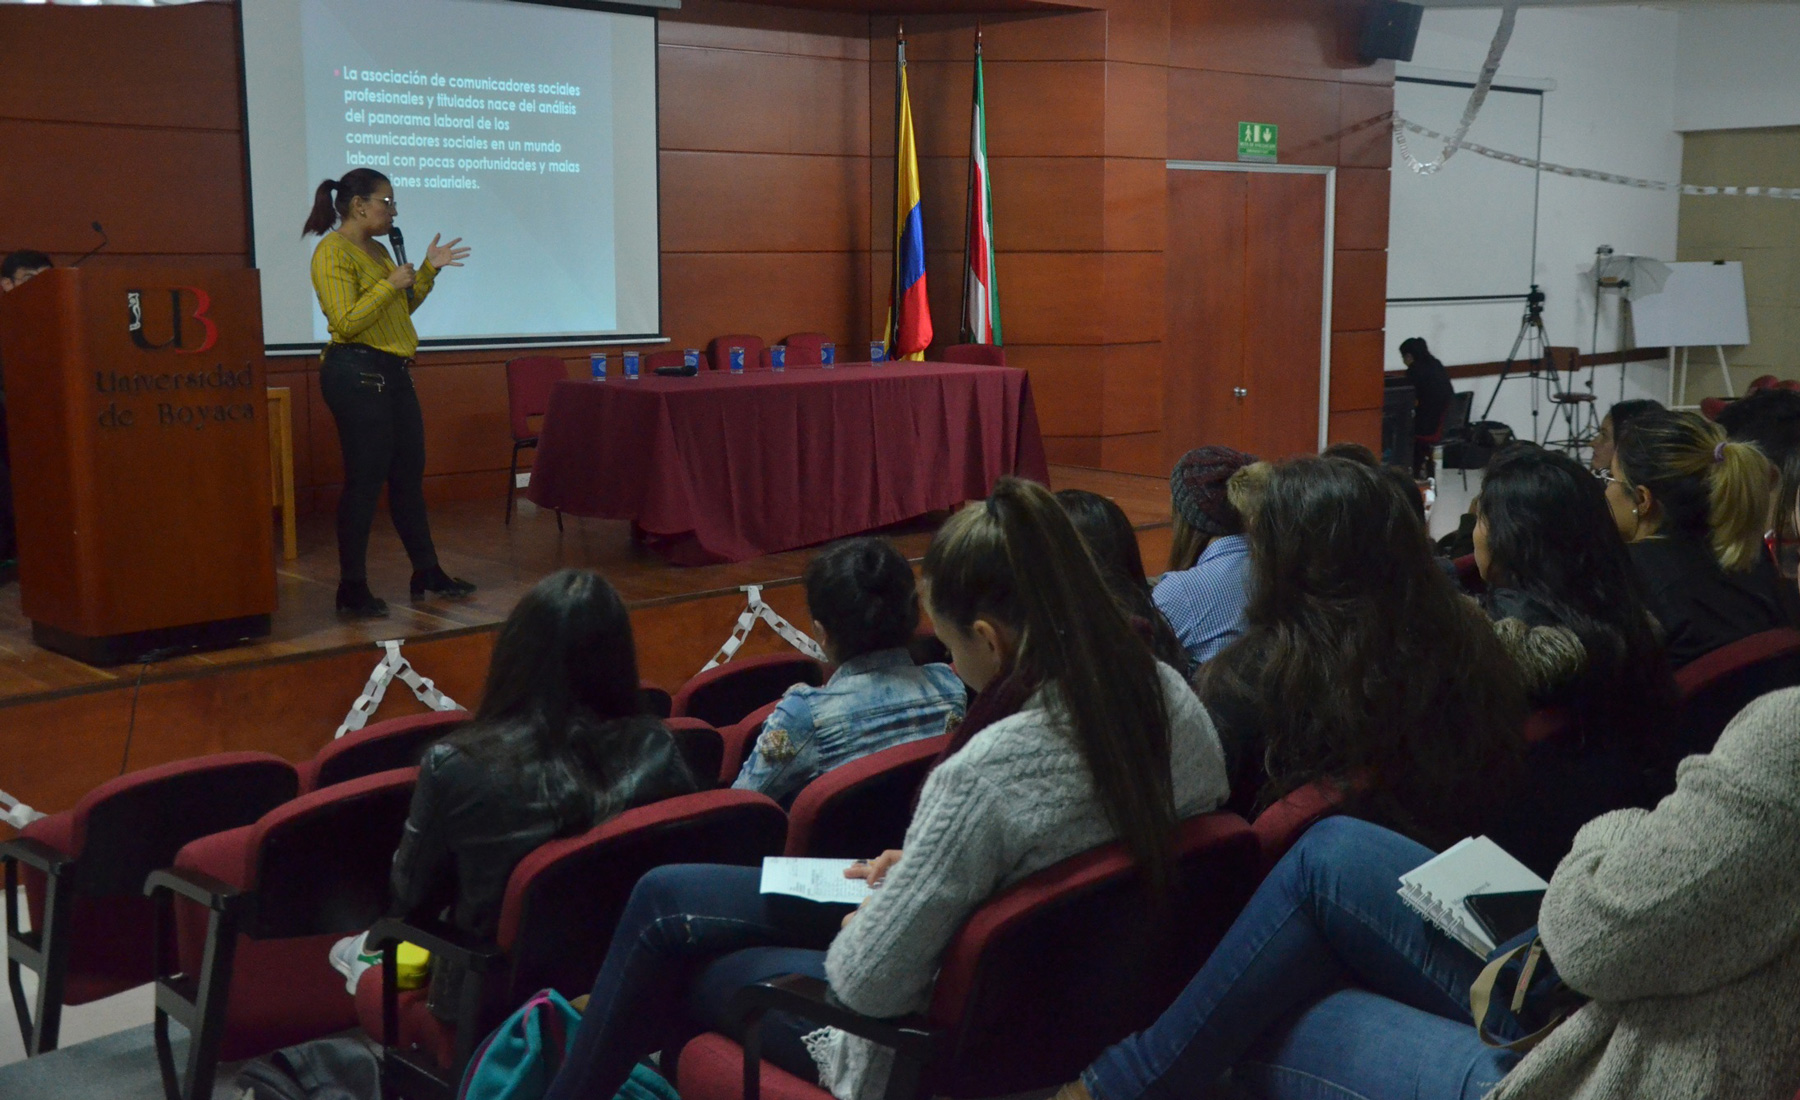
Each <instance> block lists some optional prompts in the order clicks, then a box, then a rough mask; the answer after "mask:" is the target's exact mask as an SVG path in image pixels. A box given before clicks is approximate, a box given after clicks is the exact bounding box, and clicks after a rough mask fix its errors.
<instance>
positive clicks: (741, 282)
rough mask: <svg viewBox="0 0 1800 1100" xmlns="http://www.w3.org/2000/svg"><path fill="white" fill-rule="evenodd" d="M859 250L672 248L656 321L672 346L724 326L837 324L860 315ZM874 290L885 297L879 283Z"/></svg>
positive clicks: (830, 327) (828, 327) (763, 329)
mask: <svg viewBox="0 0 1800 1100" xmlns="http://www.w3.org/2000/svg"><path fill="white" fill-rule="evenodd" d="M862 269H863V257H862V255H861V254H859V253H854V252H749V253H745V252H677V253H671V254H668V255H665V256H664V257H663V318H664V320H663V324H664V327H665V328H667V329H668V330H669V332H670V335H671V336H673V335H675V334H676V333H677V332H681V333H695V334H698V333H704V334H705V335H704V336H700V335H694V336H692V337H688V336H682V337H679V338H678V340H680V341H682V342H681V343H678V344H677V346H688V347H692V346H698V345H701V344H704V342H705V340H707V339H710V338H711V337H713V336H717V335H719V334H720V333H724V332H753V333H756V334H757V335H759V336H761V337H763V339H765V340H768V339H777V338H779V337H780V336H782V335H784V334H786V333H789V332H809V331H817V332H829V333H832V334H833V335H840V333H841V335H840V339H849V338H850V337H851V336H852V335H853V334H852V333H848V332H841V330H843V329H846V328H849V327H853V326H854V325H855V321H856V318H858V317H862V316H865V315H866V309H865V308H864V304H865V295H866V293H867V292H866V290H865V289H864V287H865V283H864V281H863V278H862ZM881 293H882V294H883V295H884V296H885V294H886V284H885V282H884V283H883V288H882V291H881Z"/></svg>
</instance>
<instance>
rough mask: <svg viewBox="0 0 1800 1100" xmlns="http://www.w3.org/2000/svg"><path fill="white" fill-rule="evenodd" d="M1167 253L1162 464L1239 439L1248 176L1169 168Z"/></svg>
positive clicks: (1168, 463)
mask: <svg viewBox="0 0 1800 1100" xmlns="http://www.w3.org/2000/svg"><path fill="white" fill-rule="evenodd" d="M1167 182H1168V188H1169V200H1168V209H1169V228H1168V246H1167V249H1166V250H1165V252H1164V254H1163V255H1164V260H1165V265H1164V269H1165V284H1164V285H1165V288H1166V299H1167V307H1166V321H1165V324H1166V334H1165V336H1164V340H1163V393H1164V410H1165V411H1164V417H1163V426H1164V432H1163V434H1164V451H1163V457H1164V459H1165V464H1167V465H1173V463H1174V460H1175V459H1176V458H1179V457H1180V456H1181V455H1182V454H1184V453H1186V452H1187V451H1189V450H1191V449H1193V448H1194V447H1198V446H1202V445H1204V444H1208V443H1222V442H1228V441H1229V440H1231V439H1234V438H1236V436H1237V423H1238V406H1237V404H1236V402H1235V401H1233V400H1232V397H1231V389H1232V387H1233V386H1236V385H1238V384H1240V382H1241V380H1242V378H1243V370H1244V366H1243V364H1244V353H1245V346H1244V332H1243V325H1242V317H1243V312H1244V277H1243V271H1244V233H1245V204H1246V201H1247V196H1248V193H1249V177H1248V176H1246V175H1243V174H1241V173H1237V172H1190V171H1169V173H1168V181H1167Z"/></svg>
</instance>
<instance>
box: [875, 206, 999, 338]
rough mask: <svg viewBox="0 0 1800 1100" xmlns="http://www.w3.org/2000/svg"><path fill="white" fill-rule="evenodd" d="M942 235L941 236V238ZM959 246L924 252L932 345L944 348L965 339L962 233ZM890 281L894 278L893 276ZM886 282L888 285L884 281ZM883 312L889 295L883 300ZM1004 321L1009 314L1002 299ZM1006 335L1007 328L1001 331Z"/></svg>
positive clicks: (957, 240)
mask: <svg viewBox="0 0 1800 1100" xmlns="http://www.w3.org/2000/svg"><path fill="white" fill-rule="evenodd" d="M940 239H941V238H940ZM955 243H956V249H955V251H950V250H947V249H933V250H931V251H929V252H927V253H925V292H926V294H927V295H929V296H930V300H931V345H932V347H938V348H941V347H943V346H945V345H946V344H956V343H961V342H962V275H963V253H962V234H961V233H960V232H959V233H958V234H957V236H956V240H955ZM888 281H891V277H890V279H889V280H888ZM883 285H886V283H885V282H884V283H883ZM881 305H882V309H883V312H885V311H886V308H887V298H886V296H885V295H884V296H883V297H882V300H881ZM1002 310H1003V312H1002V314H1001V318H1000V319H1001V322H1002V324H1003V325H1004V323H1005V320H1006V317H1005V313H1004V303H1002ZM1002 335H1004V332H1003V333H1002Z"/></svg>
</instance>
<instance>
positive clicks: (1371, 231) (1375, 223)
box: [1333, 168, 1389, 249]
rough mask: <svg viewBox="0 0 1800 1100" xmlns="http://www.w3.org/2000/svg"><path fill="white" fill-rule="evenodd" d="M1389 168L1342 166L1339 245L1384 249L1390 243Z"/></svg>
mask: <svg viewBox="0 0 1800 1100" xmlns="http://www.w3.org/2000/svg"><path fill="white" fill-rule="evenodd" d="M1388 173H1389V169H1386V168H1339V169H1338V174H1337V224H1336V225H1335V226H1334V227H1333V232H1334V234H1335V237H1336V242H1337V247H1339V248H1351V249H1385V248H1387V246H1388V183H1389V175H1388Z"/></svg>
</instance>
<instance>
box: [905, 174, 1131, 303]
mask: <svg viewBox="0 0 1800 1100" xmlns="http://www.w3.org/2000/svg"><path fill="white" fill-rule="evenodd" d="M1112 164H1113V161H1111V160H1102V159H1100V158H1098V157H993V158H990V159H989V161H988V171H989V173H990V174H991V175H992V177H993V179H992V190H993V198H994V247H995V248H996V249H998V250H999V251H1001V252H1088V251H1095V250H1098V249H1100V248H1102V247H1104V246H1105V245H1106V240H1105V232H1104V228H1105V223H1104V218H1105V216H1106V211H1107V210H1109V209H1110V204H1111V202H1112V196H1111V194H1110V188H1109V182H1110V171H1111V166H1112ZM960 166H961V168H962V171H963V178H962V182H961V190H962V192H963V194H964V195H965V196H966V193H967V188H968V176H967V173H968V158H967V157H963V158H962V159H961V161H960ZM1157 168H1158V181H1157V182H1158V183H1160V182H1161V166H1160V165H1158V166H1157ZM1121 186H1123V185H1121ZM966 202H967V200H966V197H965V198H963V199H962V201H961V202H959V204H958V207H957V210H958V213H959V217H958V219H957V225H958V226H959V229H958V234H957V236H958V240H959V241H960V240H961V230H960V226H961V224H962V219H961V217H960V214H961V213H962V212H963V211H964V209H965V208H966ZM889 216H890V217H891V215H889ZM1158 239H1159V240H1160V236H1159V238H1158ZM1001 270H1002V271H1004V270H1005V269H1004V267H1003V268H1002V269H1001ZM1005 293H1006V285H1005V284H1004V283H1002V284H1001V306H1002V308H1003V309H1004V307H1005V304H1006V300H1005ZM1002 320H1004V316H1003V317H1002Z"/></svg>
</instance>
